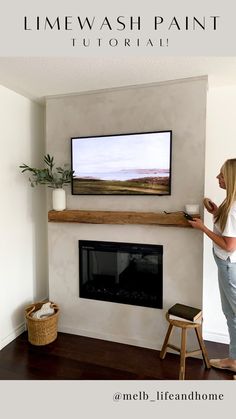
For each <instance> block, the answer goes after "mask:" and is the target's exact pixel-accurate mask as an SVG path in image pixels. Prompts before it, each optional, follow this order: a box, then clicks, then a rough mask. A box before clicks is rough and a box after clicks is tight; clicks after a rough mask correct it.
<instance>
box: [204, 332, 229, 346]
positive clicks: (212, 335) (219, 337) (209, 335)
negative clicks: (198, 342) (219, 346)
mask: <svg viewBox="0 0 236 419" xmlns="http://www.w3.org/2000/svg"><path fill="white" fill-rule="evenodd" d="M203 339H204V340H209V341H210V342H217V343H225V344H227V345H228V344H229V336H228V335H227V334H225V333H216V332H212V331H211V330H205V331H204V332H203Z"/></svg>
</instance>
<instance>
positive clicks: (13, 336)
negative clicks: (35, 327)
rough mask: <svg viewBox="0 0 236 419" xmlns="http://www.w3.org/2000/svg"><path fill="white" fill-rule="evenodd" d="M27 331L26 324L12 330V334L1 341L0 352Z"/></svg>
mask: <svg viewBox="0 0 236 419" xmlns="http://www.w3.org/2000/svg"><path fill="white" fill-rule="evenodd" d="M25 330H26V326H25V322H23V323H21V324H19V325H18V326H17V327H15V328H14V330H12V332H11V333H9V335H7V336H6V337H4V338H3V339H2V340H1V342H0V350H1V349H3V348H4V347H5V346H7V345H8V344H9V343H11V342H12V341H13V340H14V339H16V338H17V337H18V336H20V335H21V334H22V333H23V332H24V331H25Z"/></svg>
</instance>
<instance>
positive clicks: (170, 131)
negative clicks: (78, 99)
mask: <svg viewBox="0 0 236 419" xmlns="http://www.w3.org/2000/svg"><path fill="white" fill-rule="evenodd" d="M166 132H168V133H169V134H170V153H169V168H170V172H169V173H170V175H169V183H168V193H166V194H162V193H159V194H158V193H155V194H148V193H137V194H134V193H100V192H98V193H75V192H74V180H75V179H74V178H73V177H72V179H71V194H72V195H74V196H83V195H84V196H86V195H89V196H92V195H95V196H97V195H99V196H112V195H113V196H170V195H171V184H172V135H173V134H172V130H157V131H143V132H129V133H116V134H100V135H93V134H91V135H86V136H76V137H71V143H70V147H71V169H73V147H72V143H73V140H75V139H86V138H106V137H120V136H129V135H130V136H132V135H141V134H144V135H145V134H159V133H166Z"/></svg>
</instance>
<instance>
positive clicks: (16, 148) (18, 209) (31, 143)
mask: <svg viewBox="0 0 236 419" xmlns="http://www.w3.org/2000/svg"><path fill="white" fill-rule="evenodd" d="M0 138H1V140H0V150H1V151H0V165H1V205H0V220H1V221H0V222H1V235H0V258H1V263H0V302H1V303H0V321H1V324H0V348H2V347H3V346H5V345H6V344H7V343H9V342H10V341H11V340H13V339H14V338H15V337H16V336H17V335H18V334H19V333H21V332H22V330H23V329H24V307H25V306H26V305H28V304H29V303H31V302H33V301H34V300H37V299H38V298H40V299H41V298H42V297H45V296H47V292H48V291H47V288H48V286H47V241H46V202H45V190H39V189H38V190H36V189H35V190H34V189H32V188H30V184H29V182H28V181H27V177H26V178H24V177H23V175H22V174H21V173H20V169H19V165H20V164H21V163H23V162H24V163H28V164H34V165H35V164H38V163H39V161H40V159H41V157H42V155H43V154H44V109H43V108H42V107H41V106H40V105H38V104H36V103H33V102H32V101H30V100H29V99H26V98H25V97H23V96H21V95H19V94H16V93H14V92H12V91H11V90H8V89H6V88H4V87H2V86H0Z"/></svg>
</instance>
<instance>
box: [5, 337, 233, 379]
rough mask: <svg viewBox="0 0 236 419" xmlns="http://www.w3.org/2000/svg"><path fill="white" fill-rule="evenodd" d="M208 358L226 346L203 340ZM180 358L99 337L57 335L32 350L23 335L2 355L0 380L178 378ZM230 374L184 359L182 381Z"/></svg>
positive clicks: (219, 354) (218, 355) (224, 350)
mask: <svg viewBox="0 0 236 419" xmlns="http://www.w3.org/2000/svg"><path fill="white" fill-rule="evenodd" d="M205 344H206V347H207V351H208V355H209V358H223V357H226V356H227V354H228V345H223V344H218V343H213V342H205ZM179 361H180V360H179V356H178V355H175V354H170V353H168V354H167V355H166V358H165V359H164V360H161V359H160V358H159V351H156V350H152V349H145V348H139V347H136V346H131V345H124V344H120V343H114V342H109V341H104V340H99V339H92V338H87V337H82V336H75V335H69V334H65V333H59V334H58V338H57V340H56V341H55V342H53V343H51V344H49V345H46V346H33V345H31V344H30V343H29V342H28V338H27V332H24V333H23V334H22V335H21V336H19V337H18V338H17V339H15V340H14V341H13V342H11V343H10V344H9V345H7V346H6V347H5V348H3V349H2V351H0V380H178V371H179ZM233 375H234V374H233V373H232V372H230V371H220V370H216V369H214V368H211V369H210V370H206V369H205V367H204V362H203V361H202V360H201V359H195V358H188V359H187V360H186V380H232V379H233Z"/></svg>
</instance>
